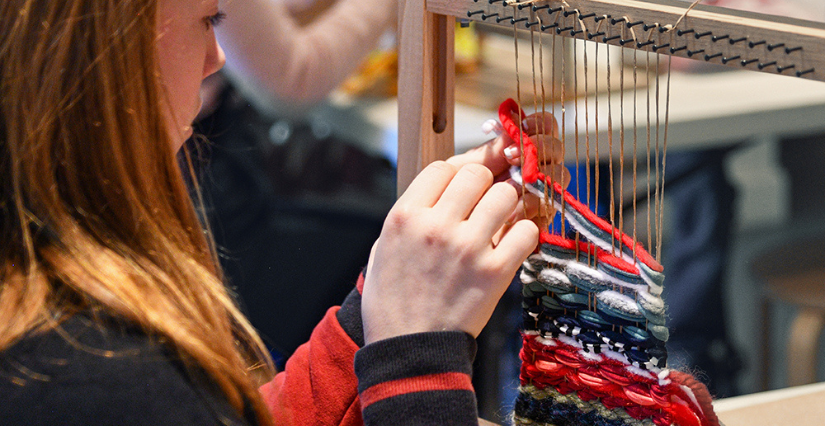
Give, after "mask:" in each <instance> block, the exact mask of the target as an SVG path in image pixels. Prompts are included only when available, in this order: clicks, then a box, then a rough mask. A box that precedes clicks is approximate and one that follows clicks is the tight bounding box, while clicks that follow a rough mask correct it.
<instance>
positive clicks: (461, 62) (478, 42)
mask: <svg viewBox="0 0 825 426" xmlns="http://www.w3.org/2000/svg"><path fill="white" fill-rule="evenodd" d="M481 48H482V39H481V37H480V36H479V33H478V31H476V28H475V24H474V23H471V24H470V26H469V27H466V28H460V27H459V24H458V23H456V31H455V71H456V74H458V75H460V74H468V73H475V72H477V71H478V69H479V68H480V66H481V62H482V61H481V57H482V51H481ZM341 90H343V91H344V92H345V93H347V94H349V95H352V96H364V97H392V96H396V95H397V94H398V48H397V47H392V48H389V49H387V48H379V49H375V50H373V51H372V53H370V54H369V55H368V56H367V58H366V59H365V60H364V61H363V62H362V63H361V65H360V66H359V67H358V69H356V70H355V72H354V73H353V74H352V75H350V76H349V77H348V78H347V79H346V80H344V82H343V83H342V84H341Z"/></svg>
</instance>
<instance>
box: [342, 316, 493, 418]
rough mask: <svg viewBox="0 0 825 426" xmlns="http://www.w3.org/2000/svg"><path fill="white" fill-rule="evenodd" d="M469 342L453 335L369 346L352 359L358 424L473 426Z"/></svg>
mask: <svg viewBox="0 0 825 426" xmlns="http://www.w3.org/2000/svg"><path fill="white" fill-rule="evenodd" d="M475 351H476V343H475V339H473V338H472V336H470V335H469V334H467V333H463V332H458V331H449V332H437V333H419V334H411V335H406V336H399V337H395V338H392V339H387V340H382V341H379V342H375V343H372V344H370V345H367V346H365V347H364V348H362V349H360V350H359V351H358V352H357V353H356V355H355V374H356V376H357V377H358V394H359V399H360V401H361V410H362V415H363V418H364V424H365V425H368V426H376V425H436V424H437V425H477V424H478V410H477V408H476V398H475V393H474V391H473V385H472V382H471V378H472V361H473V358H474V357H475Z"/></svg>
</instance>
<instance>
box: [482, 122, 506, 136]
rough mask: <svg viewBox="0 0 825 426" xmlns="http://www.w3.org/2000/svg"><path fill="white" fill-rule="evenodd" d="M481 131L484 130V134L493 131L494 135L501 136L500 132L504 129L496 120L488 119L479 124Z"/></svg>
mask: <svg viewBox="0 0 825 426" xmlns="http://www.w3.org/2000/svg"><path fill="white" fill-rule="evenodd" d="M481 131H482V132H484V134H485V135H489V134H490V133H495V134H496V136H501V133H502V132H503V131H504V129H503V128H502V127H501V123H499V122H498V121H496V120H493V119H490V120H487V121H485V122H484V123H483V124H482V125H481Z"/></svg>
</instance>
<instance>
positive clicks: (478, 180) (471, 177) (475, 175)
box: [433, 164, 493, 220]
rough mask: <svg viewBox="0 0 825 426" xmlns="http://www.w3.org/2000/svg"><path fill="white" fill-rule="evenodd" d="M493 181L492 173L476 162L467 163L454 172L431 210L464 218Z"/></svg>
mask: <svg viewBox="0 0 825 426" xmlns="http://www.w3.org/2000/svg"><path fill="white" fill-rule="evenodd" d="M492 183H493V173H492V172H490V170H488V169H487V168H486V167H484V166H481V165H478V164H468V165H466V166H464V167H462V168H461V169H460V170H459V171H458V173H456V175H455V177H454V178H453V180H452V181H451V182H450V184H449V185H448V186H447V188H446V189H445V190H444V193H443V194H442V195H441V198H440V199H439V200H438V202H437V203H436V204H435V206H433V210H436V211H438V212H439V213H441V214H443V215H446V217H450V218H455V219H458V220H464V219H465V218H467V216H468V215H469V214H470V212H472V211H473V209H474V208H475V206H476V204H478V202H479V200H481V198H482V196H484V194H485V192H487V189H488V188H490V185H492Z"/></svg>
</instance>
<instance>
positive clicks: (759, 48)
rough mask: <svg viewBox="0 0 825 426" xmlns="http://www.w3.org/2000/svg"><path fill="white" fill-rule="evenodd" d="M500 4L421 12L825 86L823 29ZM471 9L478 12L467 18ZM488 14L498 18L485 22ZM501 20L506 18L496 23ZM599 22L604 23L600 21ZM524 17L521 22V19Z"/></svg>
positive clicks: (580, 6)
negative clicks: (541, 30)
mask: <svg viewBox="0 0 825 426" xmlns="http://www.w3.org/2000/svg"><path fill="white" fill-rule="evenodd" d="M503 3H504V2H503V1H496V2H494V3H492V4H490V2H489V1H488V0H477V1H474V0H427V9H428V11H429V12H432V13H436V14H442V15H451V16H455V17H459V18H462V19H469V20H475V21H483V22H487V23H491V24H494V25H496V24H497V25H510V26H512V25H520V28H524V27H525V26H526V25H527V24H528V23H529V22H531V21H532V22H535V21H536V17H537V16H538V17H539V18H541V20H542V24H544V26H545V27H546V28H545V30H544V31H545V32H548V33H552V34H558V35H563V36H568V37H575V38H579V39H584V40H592V41H596V42H602V43H607V44H613V45H620V46H624V47H630V48H635V49H638V50H643V51H648V52H656V53H663V54H668V55H673V56H681V57H685V58H690V59H698V60H705V61H707V62H712V63H717V64H722V65H727V66H732V67H737V68H740V69H748V70H754V71H761V72H769V73H773V74H781V75H787V76H796V77H801V78H806V79H811V80H820V81H825V24H823V23H818V22H811V21H805V20H800V19H793V18H786V17H779V16H773V15H765V14H759V13H753V12H745V11H738V10H732V9H727V8H722V7H717V6H706V5H701V4H700V5H697V6H696V7H695V8H694V9H692V10H691V11H690V12H689V13H688V14H687V15H686V16H685V17H684V18H682V19H681V21H680V18H681V17H682V16H684V15H685V11H686V10H687V8H688V6H689V3H686V2H677V1H674V0H566V1H560V0H549V1H543V2H536V3H534V5H536V6H544V5H549V6H550V7H549V8H543V9H541V10H539V11H538V12H535V11H533V10H532V8H531V7H525V8H523V9H521V10H519V9H518V8H517V7H515V6H513V5H512V3H511V5H508V6H504V5H503ZM477 11H484V12H483V13H472V12H477ZM571 11H579V13H575V12H574V13H571ZM468 12H471V13H470V14H468ZM564 12H567V13H564ZM491 15H494V16H497V17H498V19H484V18H485V17H489V16H491ZM565 15H567V16H565ZM502 16H506V17H511V18H512V19H501V17H502ZM579 16H582V17H584V18H583V19H579V18H578V17H579ZM604 16H610V17H611V19H599V18H601V17H604ZM524 17H527V18H528V19H527V20H526V21H525V20H522V19H521V18H524ZM625 18H626V19H625ZM597 19H599V21H598V22H597ZM513 21H516V23H515V24H514V23H513ZM677 22H678V26H677V27H676V28H673V30H671V31H660V30H658V28H661V27H664V26H668V25H670V26H673V25H675V24H676V23H677ZM582 24H584V28H582ZM642 24H643V25H642ZM531 27H532V28H539V27H541V26H539V25H533V26H531ZM628 27H630V28H628ZM645 29H647V30H645ZM562 30H563V31H562ZM601 33H604V34H601ZM594 34H599V35H598V36H595V37H594V36H593V35H594Z"/></svg>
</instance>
